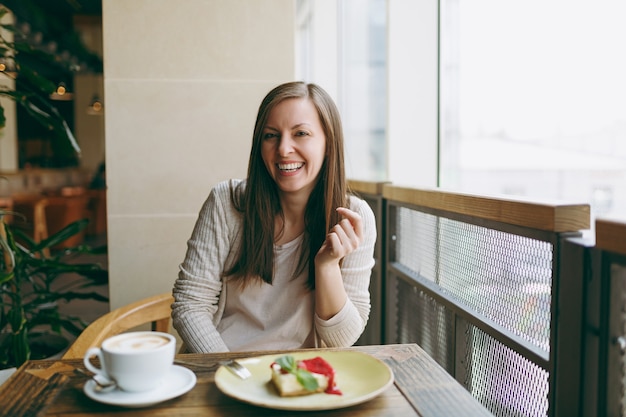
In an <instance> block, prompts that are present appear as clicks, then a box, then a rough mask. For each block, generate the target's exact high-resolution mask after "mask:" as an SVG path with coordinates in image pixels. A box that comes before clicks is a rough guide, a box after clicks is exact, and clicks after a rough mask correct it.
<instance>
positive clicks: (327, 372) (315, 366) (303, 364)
mask: <svg viewBox="0 0 626 417" xmlns="http://www.w3.org/2000/svg"><path fill="white" fill-rule="evenodd" d="M298 366H299V367H300V368H304V369H306V370H307V371H309V372H313V373H316V374H321V375H324V376H326V377H327V378H328V388H326V391H325V392H326V394H335V395H342V394H341V391H340V390H339V389H338V388H337V387H336V386H335V370H334V369H333V367H332V366H330V364H329V363H328V362H326V361H325V360H324V359H322V358H320V357H319V356H317V357H315V358H312V359H303V360H301V361H299V362H298Z"/></svg>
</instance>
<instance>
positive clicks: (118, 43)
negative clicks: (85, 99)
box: [103, 0, 295, 308]
mask: <svg viewBox="0 0 626 417" xmlns="http://www.w3.org/2000/svg"><path fill="white" fill-rule="evenodd" d="M103 34H104V37H103V41H104V63H105V68H104V89H105V96H106V103H105V105H106V115H105V132H106V133H105V135H106V164H107V181H108V227H109V229H108V244H109V271H110V284H111V289H110V295H111V307H112V308H116V307H118V306H120V305H123V304H126V303H128V302H131V301H133V300H135V299H137V298H140V297H144V296H147V295H151V294H156V293H159V292H164V291H170V290H171V288H172V285H173V282H174V280H175V278H176V276H177V272H178V265H179V264H180V262H181V261H182V259H183V256H184V253H185V250H186V242H187V239H188V238H189V236H190V234H191V231H192V227H193V224H194V222H195V220H196V217H197V213H198V210H199V209H200V206H201V204H202V202H203V201H204V199H205V198H206V196H207V195H208V192H209V190H210V188H211V187H212V186H213V185H214V184H215V183H217V182H218V181H220V180H224V179H228V178H232V177H238V178H242V177H244V176H245V173H246V168H247V160H248V154H249V149H250V143H251V136H252V128H253V125H254V119H255V116H256V110H257V108H258V105H259V103H260V101H261V99H262V97H263V96H264V94H265V93H266V92H267V91H269V89H270V88H272V87H273V86H275V85H276V84H278V83H280V82H283V81H288V80H292V79H293V77H294V68H295V65H294V1H293V0H263V1H249V0H184V1H178V2H172V1H170V0H133V1H128V0H104V1H103Z"/></svg>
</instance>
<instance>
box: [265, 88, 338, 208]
mask: <svg viewBox="0 0 626 417" xmlns="http://www.w3.org/2000/svg"><path fill="white" fill-rule="evenodd" d="M325 154H326V136H325V135H324V130H323V129H322V124H321V122H320V119H319V116H318V114H317V110H316V109H315V106H314V105H313V102H312V101H311V100H309V99H305V98H292V99H287V100H283V101H282V102H280V103H279V104H277V105H276V106H275V107H274V108H273V109H272V111H271V112H270V114H269V117H268V119H267V123H266V124H265V128H264V129H263V139H262V144H261V157H262V158H263V162H264V163H265V166H266V167H267V170H268V172H269V173H270V176H271V177H272V178H273V179H274V181H276V184H277V185H278V188H279V190H280V191H281V193H282V194H290V195H293V196H296V195H302V197H303V198H307V199H308V197H309V195H310V194H311V192H312V191H313V188H314V187H315V183H316V180H317V176H318V174H319V172H320V169H321V168H322V164H323V163H324V157H325Z"/></svg>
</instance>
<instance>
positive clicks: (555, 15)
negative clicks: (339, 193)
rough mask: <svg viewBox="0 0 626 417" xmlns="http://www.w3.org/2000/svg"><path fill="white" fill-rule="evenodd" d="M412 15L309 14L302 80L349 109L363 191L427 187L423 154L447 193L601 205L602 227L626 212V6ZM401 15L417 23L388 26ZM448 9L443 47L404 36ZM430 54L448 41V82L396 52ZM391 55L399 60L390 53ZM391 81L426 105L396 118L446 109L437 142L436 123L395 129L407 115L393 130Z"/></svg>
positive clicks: (482, 2)
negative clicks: (384, 185) (384, 184)
mask: <svg viewBox="0 0 626 417" xmlns="http://www.w3.org/2000/svg"><path fill="white" fill-rule="evenodd" d="M329 4H332V6H329ZM414 4H417V3H412V2H411V1H410V0H396V1H390V0H367V1H363V0H339V1H338V2H336V3H335V2H332V3H329V2H327V1H324V0H299V1H298V9H299V10H300V15H299V16H300V20H299V22H300V24H299V38H298V39H299V42H298V45H299V48H298V52H299V55H298V56H299V73H300V75H301V77H302V78H304V79H308V80H311V81H315V82H320V83H321V84H322V85H323V86H325V87H329V86H330V89H331V90H332V92H333V93H334V95H335V98H336V99H337V102H338V104H339V106H340V108H341V111H342V115H343V119H344V124H345V131H346V153H347V159H348V174H349V176H350V177H351V178H358V179H368V180H389V181H392V182H398V183H402V184H406V185H412V186H417V187H419V186H421V185H424V176H423V175H422V174H420V172H418V168H417V166H418V165H420V164H417V163H416V164H414V165H415V166H409V165H411V163H410V161H411V160H412V159H411V158H414V157H415V155H418V156H419V155H422V156H424V155H425V156H424V158H426V159H427V160H429V161H430V160H436V159H437V158H438V159H439V164H438V166H439V175H438V178H439V180H438V184H437V185H439V186H441V187H443V188H446V189H450V190H459V191H465V192H470V193H482V194H491V195H501V194H509V195H517V196H523V197H527V198H529V199H542V200H565V201H568V202H574V203H579V202H580V203H590V204H591V206H592V215H593V216H612V215H620V214H622V213H626V54H624V53H623V52H622V50H623V49H624V47H623V42H624V40H625V39H626V25H624V24H623V20H624V17H626V2H625V1H624V0H598V1H594V2H589V1H583V0H528V1H523V0H472V1H460V0H424V1H423V2H420V3H419V4H422V5H424V4H426V5H427V6H428V7H422V8H421V9H418V8H416V7H413V6H411V5H414ZM409 6H411V7H409ZM393 7H395V9H394V10H395V13H397V10H398V7H400V8H401V9H402V11H403V12H404V14H406V13H409V14H410V13H414V14H415V15H414V16H404V14H403V15H402V19H398V15H397V14H393V13H389V16H390V17H391V18H390V19H388V16H387V13H388V12H389V11H390V10H391V8H393ZM437 9H438V10H439V39H437V38H436V37H435V36H433V37H432V39H431V38H430V36H431V34H430V33H431V32H429V31H415V30H414V31H410V30H409V31H407V33H404V31H405V30H406V27H404V28H403V27H400V28H398V26H393V25H394V24H397V23H400V26H402V25H406V26H407V27H411V28H420V27H430V26H432V25H434V24H435V23H436V22H431V20H436V19H437V17H436V12H435V13H433V14H430V13H429V12H430V10H437ZM417 10H421V12H419V13H418V12H417ZM303 11H306V13H302V12H303ZM406 11H408V12H406ZM401 13H402V12H401ZM394 17H395V18H394ZM316 22H317V23H316ZM390 33H393V37H390V35H389V34H390ZM416 33H417V35H416ZM433 33H436V31H433ZM416 36H419V37H420V38H419V39H416ZM426 38H427V39H426ZM322 42H325V43H324V44H322ZM426 42H427V43H428V45H430V43H432V45H433V46H432V48H433V50H436V48H435V45H436V44H437V42H439V45H438V46H439V52H438V57H439V58H438V59H439V62H438V67H439V78H438V79H436V77H435V76H431V75H430V68H432V67H434V66H436V65H437V63H436V62H434V58H433V55H428V56H419V55H417V56H415V57H413V58H412V59H413V60H412V61H411V60H406V62H408V63H410V70H407V68H406V67H405V66H403V65H402V64H398V62H397V61H398V55H397V54H398V53H400V54H401V55H402V56H401V58H403V57H404V56H407V55H410V54H415V53H416V52H415V51H422V50H423V51H426V53H427V54H430V51H431V49H429V48H425V47H423V45H424V43H426ZM416 45H421V46H422V48H421V49H417V47H416ZM392 47H393V48H394V49H393V50H394V51H396V55H394V54H390V53H389V52H391V50H392ZM397 51H400V52H397ZM322 53H326V54H327V55H326V56H321V55H320V54H322ZM420 53H421V52H420ZM390 56H391V57H392V58H394V57H395V58H396V61H393V59H390V58H389V57H390ZM400 61H402V59H400ZM403 62H405V61H403ZM433 74H436V71H434V72H433ZM420 77H421V78H420ZM424 77H426V78H424ZM431 78H432V79H431ZM416 79H417V80H419V82H417V83H415V82H412V81H413V80H416ZM391 81H393V83H395V85H401V86H403V85H406V86H407V88H408V89H411V88H414V89H415V90H416V91H412V90H411V91H410V92H408V93H407V94H404V95H403V97H404V99H405V100H407V101H413V102H415V101H416V100H420V104H419V106H414V105H413V104H414V103H412V102H406V103H398V102H397V98H395V96H394V100H393V103H395V107H394V108H395V109H396V111H397V110H398V109H403V108H417V109H419V110H416V111H422V112H424V111H430V110H431V109H433V108H437V106H438V108H439V113H438V114H439V130H438V135H437V134H435V133H434V130H431V129H429V128H427V129H424V126H425V124H426V123H425V122H424V119H423V117H424V114H425V113H423V114H421V115H418V116H420V117H421V118H418V117H416V118H415V120H413V121H412V123H413V124H409V128H408V129H407V128H406V126H405V127H404V128H400V129H397V126H396V127H394V125H393V123H388V120H391V119H392V118H393V116H395V114H390V115H389V117H387V106H388V103H389V102H390V99H389V97H390V95H389V94H388V90H387V87H388V86H389V83H390V82H391ZM437 83H438V85H439V95H438V102H437V101H436V99H435V98H434V97H433V98H432V103H431V101H430V100H431V98H430V95H429V94H430V93H429V91H426V89H425V87H424V86H431V85H433V84H437ZM416 85H417V88H415V87H414V86H416ZM425 97H426V100H427V101H423V100H424V98H425ZM428 117H429V118H430V117H431V115H430V114H429V115H428ZM436 117H437V116H436V112H433V114H432V118H436ZM403 119H406V117H403ZM409 119H410V117H409ZM429 123H430V122H429ZM433 123H434V124H435V125H436V122H435V121H433ZM392 131H393V132H395V133H391V134H390V132H392ZM398 132H400V133H398ZM435 143H437V145H436V146H435V145H434V144H435ZM390 145H392V148H393V149H395V150H396V155H397V150H398V149H400V150H404V149H406V152H405V153H409V155H408V158H407V159H406V160H405V161H400V162H398V161H395V160H389V159H390V157H389V156H388V149H389V147H390ZM433 149H438V154H436V153H437V151H433ZM393 164H402V166H403V170H402V173H401V174H402V175H401V176H402V178H394V175H390V174H388V172H390V170H389V167H391V166H393ZM421 165H424V164H423V160H422V163H421ZM396 171H397V170H396ZM426 185H427V186H428V185H431V184H426ZM432 185H434V184H432Z"/></svg>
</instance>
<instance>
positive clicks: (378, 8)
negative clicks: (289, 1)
mask: <svg viewBox="0 0 626 417" xmlns="http://www.w3.org/2000/svg"><path fill="white" fill-rule="evenodd" d="M297 18H298V33H297V36H296V43H297V50H296V56H297V59H298V62H297V71H298V75H297V76H298V78H300V79H303V80H306V81H311V82H316V83H319V84H320V85H321V86H322V87H324V88H325V89H327V90H329V92H330V93H331V94H332V95H334V96H335V97H334V98H335V100H336V101H337V105H338V107H339V108H340V111H341V115H342V121H343V125H344V133H345V151H346V166H347V175H348V177H349V178H356V179H362V180H370V181H380V180H385V179H386V169H387V165H386V164H387V157H386V147H385V136H386V123H387V120H386V115H387V111H386V106H387V101H386V95H387V94H386V85H387V82H386V81H387V73H386V68H387V66H386V63H387V62H386V56H387V54H386V51H387V49H386V0H366V1H364V0H339V1H337V2H328V1H326V0H299V1H298V2H297ZM329 34H333V35H334V36H333V37H332V38H329ZM333 54H334V55H335V56H333ZM329 67H330V68H329ZM333 86H336V88H333Z"/></svg>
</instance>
